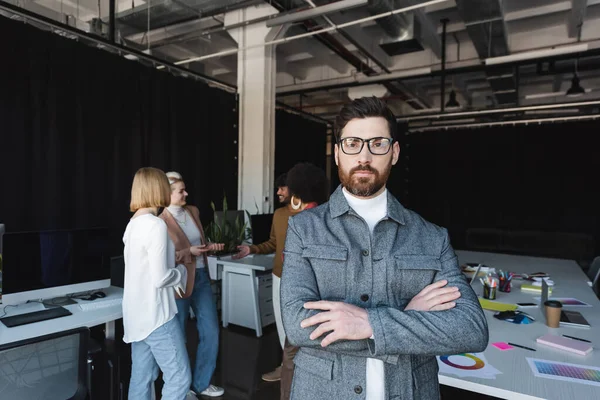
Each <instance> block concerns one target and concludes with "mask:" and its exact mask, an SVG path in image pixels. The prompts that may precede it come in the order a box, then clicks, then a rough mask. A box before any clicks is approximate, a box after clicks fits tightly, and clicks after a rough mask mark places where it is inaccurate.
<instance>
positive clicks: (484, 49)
mask: <svg viewBox="0 0 600 400" xmlns="http://www.w3.org/2000/svg"><path fill="white" fill-rule="evenodd" d="M9 2H12V3H13V4H18V5H19V6H21V7H24V8H27V9H29V10H30V11H34V12H36V13H40V14H44V15H46V16H48V17H50V18H54V19H57V20H60V21H61V22H64V21H65V20H67V21H68V22H69V24H70V25H72V26H76V27H78V28H79V29H83V30H87V31H92V28H91V26H92V25H93V24H92V22H93V20H94V19H98V17H100V19H101V20H103V21H107V20H108V0H100V2H99V3H98V1H97V0H79V1H75V0H62V1H57V0H25V1H23V0H19V1H17V0H10V1H9ZM267 2H268V3H270V4H272V5H273V6H274V7H276V8H278V9H279V10H280V11H281V12H286V11H288V10H297V9H300V8H302V9H308V8H311V7H313V6H316V7H318V6H322V5H324V4H327V3H332V2H333V1H319V0H312V1H311V0H269V1H267ZM422 2H423V1H419V0H389V1H377V2H373V1H371V2H370V4H369V5H367V6H363V7H360V8H353V9H351V10H346V11H342V12H336V13H332V14H329V15H328V16H327V18H323V17H315V18H314V19H312V20H307V21H299V22H296V23H294V24H293V26H292V27H291V28H290V29H289V30H288V31H287V34H286V35H287V36H294V35H297V34H299V33H305V32H308V31H311V30H315V29H318V28H322V27H327V26H330V24H340V23H344V22H348V21H353V20H356V19H359V18H362V17H366V16H369V15H373V14H376V13H377V12H379V11H380V10H382V8H381V7H390V9H398V8H402V7H404V6H408V5H413V4H418V3H422ZM256 3H257V2H256V1H253V2H252V1H239V0H238V1H234V0H229V1H215V0H150V1H149V2H146V1H142V0H133V1H132V0H117V11H118V12H117V21H118V25H117V31H118V39H119V40H120V42H121V43H122V44H124V45H126V46H132V47H135V48H137V49H138V50H145V51H147V52H150V53H152V55H153V56H155V57H158V58H164V59H165V60H167V61H170V62H176V61H181V60H186V59H189V58H192V57H197V56H204V55H207V54H212V53H217V52H220V51H223V50H230V49H236V46H237V45H236V42H235V41H233V40H232V39H231V37H230V36H229V34H228V32H227V30H226V29H224V28H223V20H224V14H223V13H224V12H225V11H226V10H227V8H228V7H229V9H231V8H235V7H243V6H252V4H256ZM374 3H377V4H374ZM148 15H150V20H149V21H148ZM66 16H67V17H66ZM443 19H448V23H447V48H446V57H447V65H446V68H447V71H448V74H447V76H446V78H445V87H444V91H445V99H441V97H440V96H441V78H440V76H439V72H437V71H439V70H440V64H441V40H440V39H441V32H442V23H441V22H440V21H441V20H443ZM144 21H146V23H145V25H144ZM148 26H149V28H150V29H148ZM396 28H397V29H398V31H400V32H403V33H405V34H406V35H408V37H409V39H411V38H412V40H411V41H408V40H404V41H401V40H398V38H397V37H391V36H390V35H391V34H392V33H394V30H395V29H396ZM96 31H98V30H97V29H96ZM99 34H102V33H101V32H99ZM578 42H579V43H587V44H588V48H589V49H590V51H589V52H588V53H586V54H582V55H581V58H580V59H579V64H578V75H579V77H580V79H581V85H582V86H583V87H584V88H585V89H586V93H585V94H584V95H583V96H582V97H579V98H578V99H581V100H583V99H600V0H526V1H524V0H448V1H444V2H441V3H439V4H436V5H433V6H428V7H425V8H423V9H421V10H419V11H417V12H415V13H414V15H411V16H403V17H402V18H398V19H395V20H385V21H384V20H377V21H370V22H366V23H363V24H359V25H354V26H352V27H348V28H346V29H340V30H337V31H333V32H329V33H328V34H327V35H315V36H312V37H307V38H304V39H299V40H295V41H292V42H289V43H285V44H282V45H279V46H278V48H277V53H276V54H277V93H278V100H279V101H282V102H284V103H285V104H287V105H290V106H293V107H296V108H300V109H302V110H303V111H305V112H309V113H313V114H316V115H319V116H321V117H324V118H326V119H331V117H332V116H334V115H335V114H336V113H337V112H338V111H339V109H340V107H341V105H342V104H343V103H344V102H346V101H348V100H349V97H348V88H347V87H348V86H356V85H362V87H363V89H361V90H363V91H365V92H368V89H369V87H368V86H365V85H363V84H364V82H365V81H364V79H363V78H368V79H369V80H373V79H374V78H376V79H379V78H381V79H385V82H378V83H376V84H378V85H384V87H385V90H386V91H387V93H388V94H387V95H386V96H385V97H386V98H387V99H388V102H389V104H391V105H392V107H393V108H394V110H396V111H397V112H399V113H401V114H403V115H410V114H414V113H422V112H435V111H436V110H439V109H440V108H441V106H442V103H444V104H445V102H446V101H447V100H448V94H449V92H450V91H451V90H454V91H455V93H456V95H457V96H456V97H457V100H458V102H459V103H460V105H461V108H463V109H480V108H487V107H493V106H517V105H518V106H523V105H535V104H541V103H549V102H565V101H566V100H567V99H568V98H567V97H566V96H565V95H564V94H565V93H566V91H567V90H568V88H569V87H570V85H571V79H572V77H573V72H574V68H575V62H574V59H572V58H571V59H568V56H567V57H565V59H564V60H558V61H555V62H539V60H530V61H528V62H527V63H524V64H523V65H520V66H515V65H504V66H502V67H501V68H500V67H495V68H491V67H490V68H484V67H483V66H482V65H483V60H485V59H486V58H489V57H497V56H506V55H511V54H516V53H521V52H527V51H531V50H537V49H548V48H552V47H555V46H563V45H573V44H577V43H578ZM386 46H387V47H386ZM411 50H412V51H411ZM182 66H183V67H186V68H189V69H190V70H192V71H194V72H197V73H201V74H204V75H207V76H210V77H214V78H215V79H218V80H221V81H224V82H227V83H230V84H233V85H235V84H236V79H237V56H236V55H235V54H233V55H227V56H223V57H215V58H210V59H208V60H205V61H203V62H192V63H189V64H183V65H182ZM420 68H431V70H432V71H433V72H434V74H433V76H432V75H424V76H423V75H422V74H420V75H421V76H416V77H408V78H407V77H404V78H401V80H399V79H392V78H393V77H394V74H397V73H398V71H412V70H416V69H420ZM409 74H410V72H409ZM417 75H419V74H417ZM388 76H389V77H390V78H388ZM361 82H362V83H361Z"/></svg>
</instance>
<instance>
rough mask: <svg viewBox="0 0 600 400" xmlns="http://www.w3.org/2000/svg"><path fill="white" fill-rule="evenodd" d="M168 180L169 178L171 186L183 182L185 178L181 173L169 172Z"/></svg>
mask: <svg viewBox="0 0 600 400" xmlns="http://www.w3.org/2000/svg"><path fill="white" fill-rule="evenodd" d="M167 178H169V184H170V185H172V184H174V183H177V182H183V177H182V176H181V174H180V173H179V172H175V171H169V172H167Z"/></svg>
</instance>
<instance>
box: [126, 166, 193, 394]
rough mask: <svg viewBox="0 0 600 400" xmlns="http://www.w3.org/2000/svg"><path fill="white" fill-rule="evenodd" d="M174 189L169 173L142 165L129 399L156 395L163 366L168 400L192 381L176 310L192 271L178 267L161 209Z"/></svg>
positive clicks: (134, 190) (129, 274)
mask: <svg viewBox="0 0 600 400" xmlns="http://www.w3.org/2000/svg"><path fill="white" fill-rule="evenodd" d="M170 201H171V188H170V186H169V181H168V180H167V176H166V175H165V173H164V172H163V171H161V170H159V169H156V168H141V169H140V170H138V171H137V173H136V174H135V177H134V178H133V185H132V187H131V204H130V210H131V211H132V212H134V213H135V214H134V215H133V217H132V218H131V220H130V221H129V223H128V224H127V228H126V229H125V234H124V235H123V243H124V244H125V249H124V259H125V284H124V291H123V326H124V331H125V335H124V337H123V340H124V341H125V342H126V343H131V361H132V366H131V381H130V383H129V398H130V399H135V400H145V399H148V400H149V399H151V398H152V391H153V383H154V381H155V380H156V378H157V377H158V370H159V368H160V370H161V371H162V373H163V379H164V382H165V384H164V386H163V390H162V399H163V400H183V399H185V398H186V394H187V392H188V389H189V387H190V384H191V372H190V364H189V359H188V355H187V350H186V348H185V341H184V336H183V333H182V331H181V325H180V324H179V323H178V321H177V319H176V318H174V317H175V314H177V306H176V304H175V290H176V289H177V290H178V291H179V292H180V293H183V292H185V282H186V280H187V270H186V268H185V266H183V265H177V266H175V247H174V246H173V242H172V241H171V240H170V239H169V236H168V234H167V226H166V224H165V222H164V221H163V220H162V219H160V218H158V216H157V215H158V214H159V209H160V208H164V207H168V206H169V203H170Z"/></svg>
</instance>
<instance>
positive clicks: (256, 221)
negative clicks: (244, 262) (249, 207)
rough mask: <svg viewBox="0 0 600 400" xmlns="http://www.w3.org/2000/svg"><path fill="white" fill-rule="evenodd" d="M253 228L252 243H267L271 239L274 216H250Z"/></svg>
mask: <svg viewBox="0 0 600 400" xmlns="http://www.w3.org/2000/svg"><path fill="white" fill-rule="evenodd" d="M250 222H251V224H250V225H251V227H252V243H253V244H259V243H262V242H266V241H267V240H269V238H270V237H271V224H272V223H273V214H255V215H251V216H250Z"/></svg>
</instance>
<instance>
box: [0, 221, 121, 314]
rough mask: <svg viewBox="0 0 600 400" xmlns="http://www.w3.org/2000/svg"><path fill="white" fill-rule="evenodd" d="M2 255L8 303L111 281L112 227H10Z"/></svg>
mask: <svg viewBox="0 0 600 400" xmlns="http://www.w3.org/2000/svg"><path fill="white" fill-rule="evenodd" d="M2 257H3V260H2V261H3V279H2V281H3V282H2V283H3V296H2V301H3V303H4V304H7V305H10V304H20V303H24V302H26V301H28V300H38V299H50V298H54V297H61V296H66V295H68V294H71V293H79V292H86V291H90V290H98V289H103V288H106V287H109V286H110V255H109V230H108V228H93V229H73V230H61V231H44V232H16V233H13V232H7V233H5V234H4V246H3V253H2Z"/></svg>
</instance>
